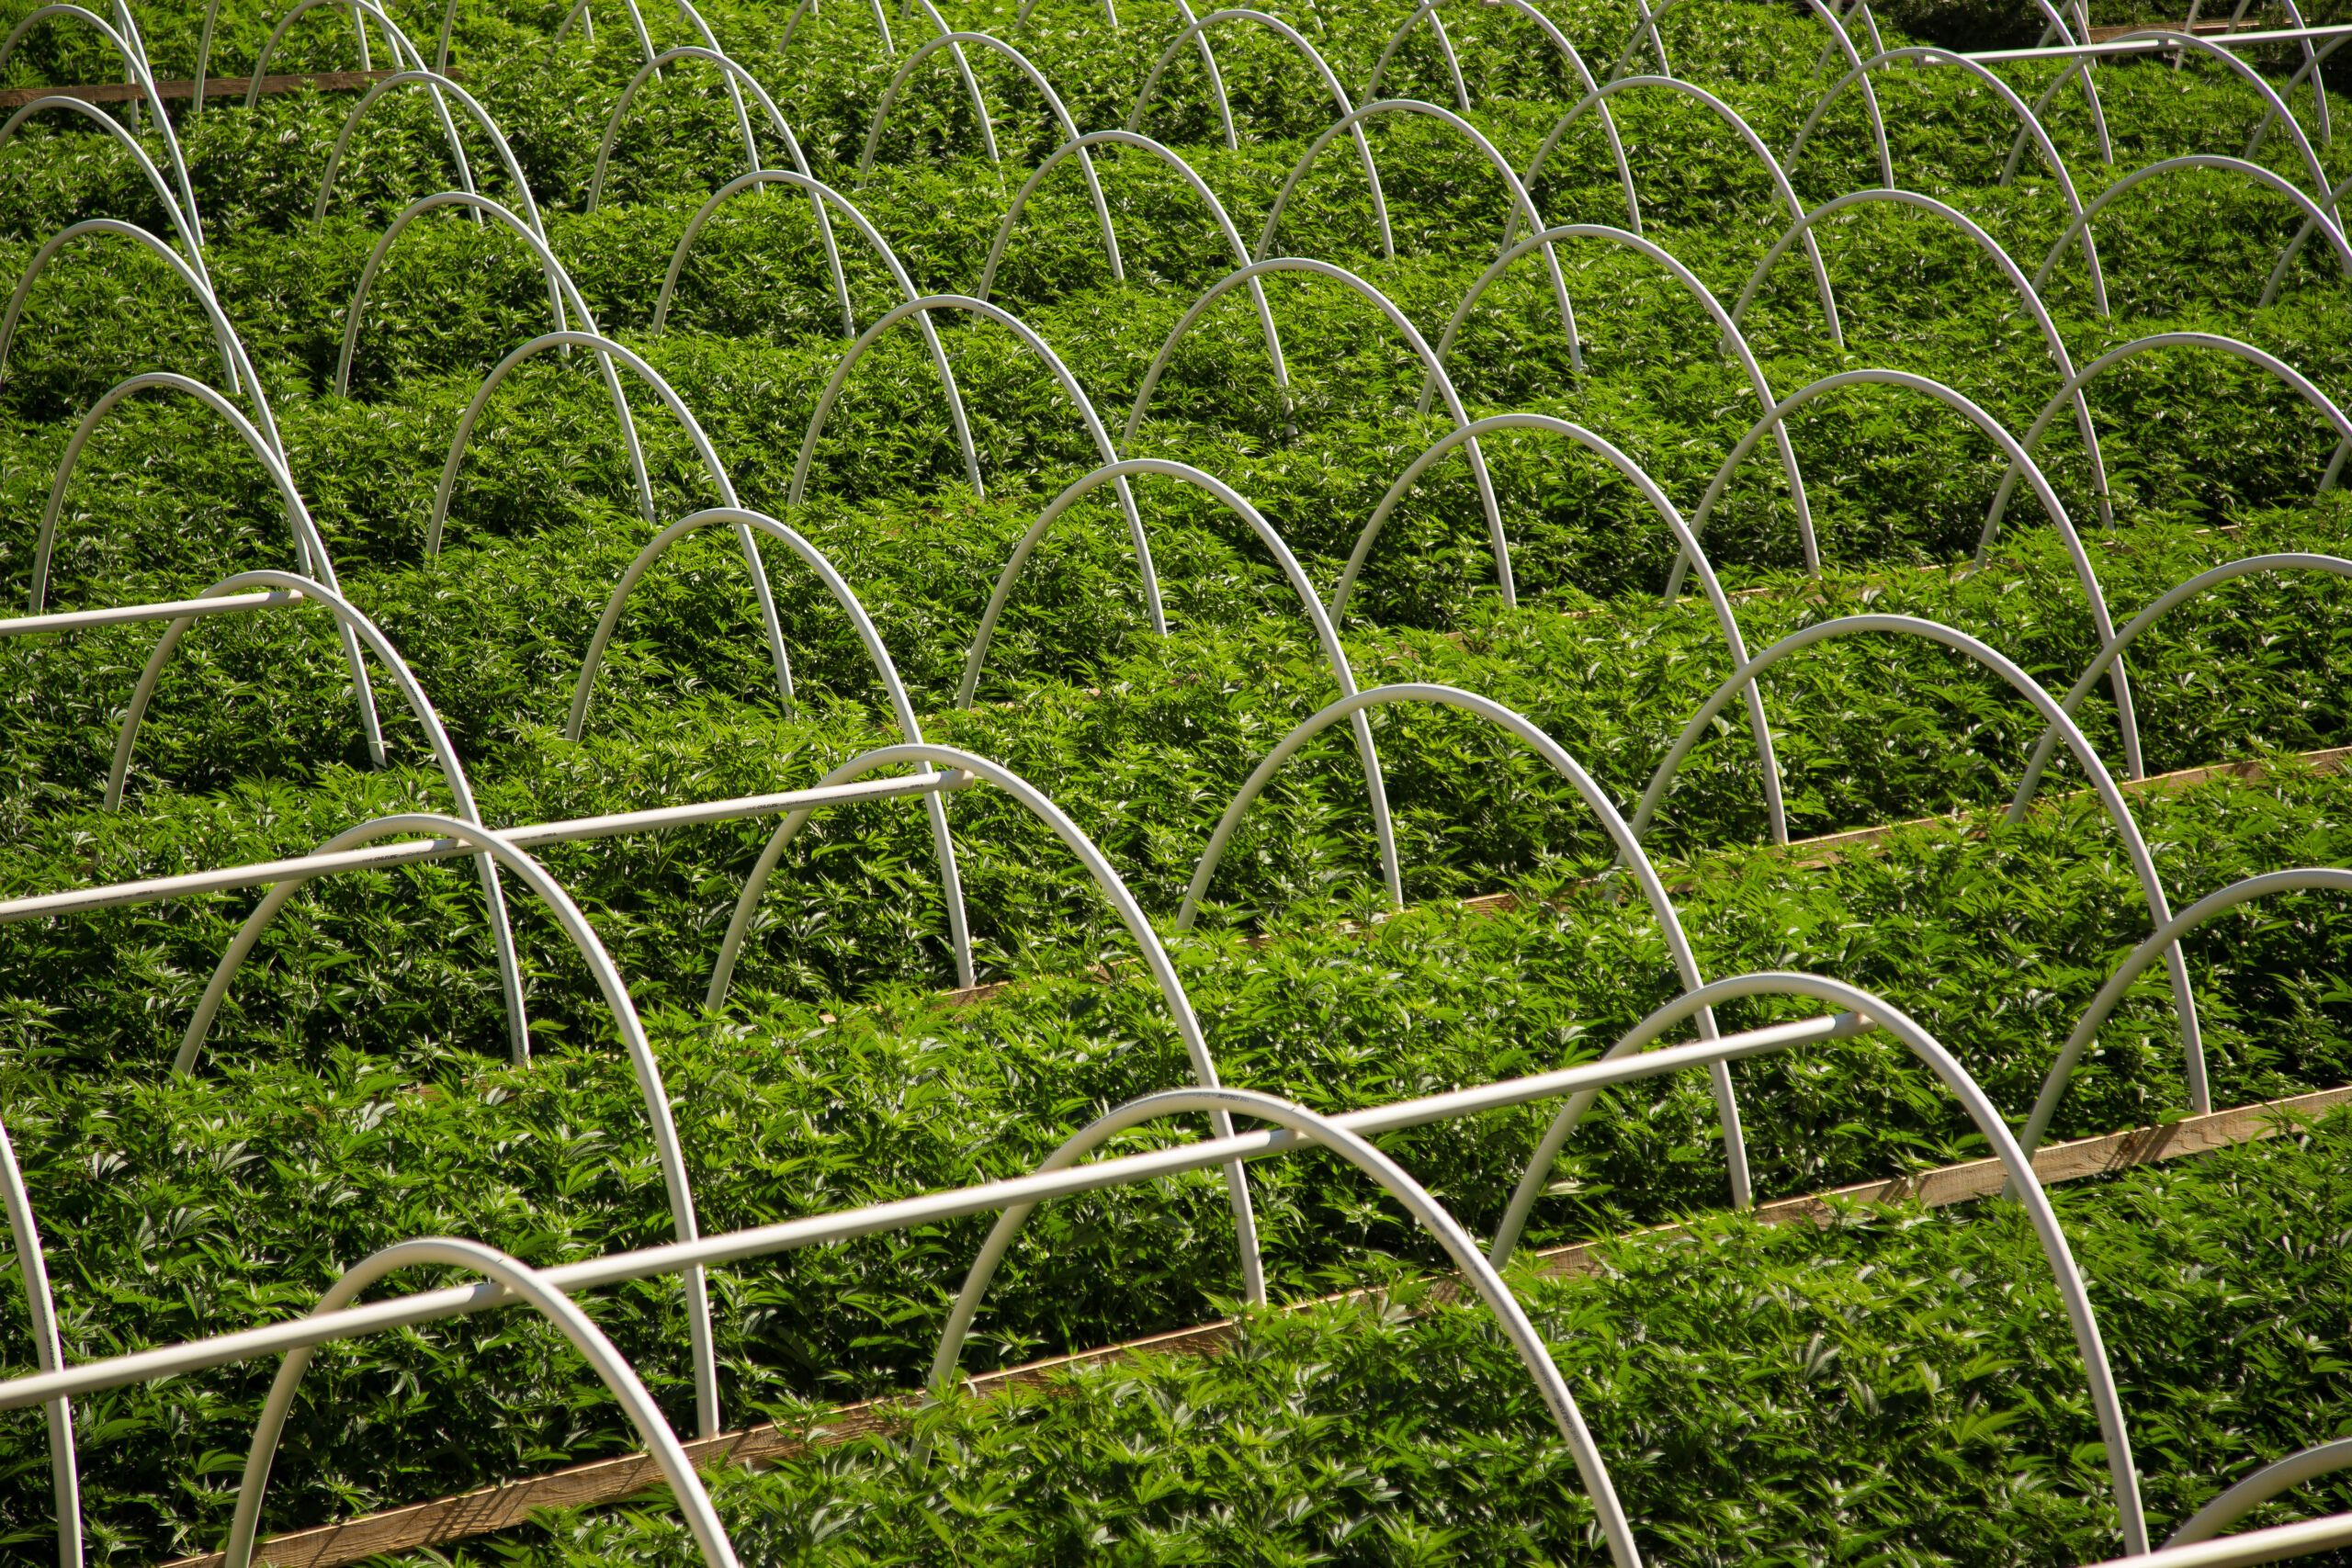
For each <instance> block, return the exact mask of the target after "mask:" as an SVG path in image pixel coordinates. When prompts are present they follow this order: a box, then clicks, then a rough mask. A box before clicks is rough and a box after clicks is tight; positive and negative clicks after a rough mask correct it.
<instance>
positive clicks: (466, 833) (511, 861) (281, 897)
mask: <svg viewBox="0 0 2352 1568" xmlns="http://www.w3.org/2000/svg"><path fill="white" fill-rule="evenodd" d="M396 833H423V834H429V835H431V836H433V837H435V838H442V839H452V840H456V841H457V842H458V843H460V844H463V845H466V846H467V847H469V848H470V849H473V850H476V851H479V852H481V854H482V855H483V856H484V857H485V858H491V859H494V860H495V861H496V862H497V863H499V864H500V865H502V866H503V867H504V868H505V869H506V871H507V872H509V873H510V874H512V875H513V876H514V877H515V880H516V881H518V882H520V883H522V884H523V886H526V887H528V888H529V889H530V890H531V891H532V892H533V893H536V894H537V895H538V897H539V901H540V902H541V903H542V904H544V905H546V906H547V908H548V913H549V914H551V915H553V916H554V917H555V919H556V923H557V924H558V925H559V926H560V927H562V929H563V932H564V934H565V935H566V936H567V937H569V938H570V939H571V943H572V946H573V947H574V948H575V949H576V950H577V951H578V952H579V953H580V956H581V958H582V961H583V962H584V963H585V964H587V966H588V971H589V973H590V975H591V976H594V979H595V982H596V987H597V990H598V991H599V992H600V993H601V994H602V996H603V998H604V1001H605V1011H606V1012H607V1013H608V1014H609V1015H610V1016H611V1018H612V1021H613V1029H614V1032H616V1033H617V1034H618V1035H619V1036H620V1037H621V1044H622V1047H623V1048H624V1049H625V1050H626V1051H627V1052H628V1058H629V1066H630V1068H631V1070H632V1071H633V1072H634V1074H635V1075H636V1078H637V1089H638V1096H639V1100H641V1101H642V1103H643V1104H644V1107H645V1114H646V1119H647V1121H649V1122H651V1123H652V1127H653V1145H654V1150H655V1154H656V1156H657V1158H658V1161H659V1163H660V1166H661V1170H662V1190H663V1192H664V1194H665V1196H666V1197H667V1198H668V1200H669V1205H670V1221H671V1225H672V1228H673V1230H674V1231H675V1233H676V1235H677V1238H678V1240H680V1241H682V1242H689V1241H693V1240H695V1238H696V1237H697V1236H698V1235H701V1231H700V1229H699V1228H698V1227H697V1225H696V1224H695V1201H694V1189H693V1186H692V1185H691V1183H690V1182H689V1180H688V1179H687V1176H686V1165H685V1156H684V1151H683V1149H682V1148H681V1147H680V1145H679V1143H678V1128H677V1122H676V1121H675V1119H674V1118H673V1116H672V1115H671V1112H670V1097H669V1093H668V1091H667V1090H666V1089H664V1088H663V1087H662V1066H661V1064H660V1063H659V1062H658V1061H657V1060H656V1059H655V1058H654V1055H653V1045H652V1043H651V1042H650V1041H649V1040H648V1039H647V1038H646V1035H645V1026H644V1025H643V1023H642V1022H640V1021H639V1018H638V1015H637V1005H636V1003H635V1002H634V1001H632V1000H631V999H630V997H629V993H628V986H627V984H625V983H624V982H623V981H622V979H621V976H620V971H619V970H618V969H616V968H615V967H614V965H613V960H612V955H611V954H610V953H607V952H606V951H605V944H604V942H602V941H600V940H599V939H598V938H597V935H596V930H595V928H594V926H592V925H590V924H589V923H588V918H587V917H586V916H585V915H583V914H582V913H581V911H580V906H579V905H578V904H575V903H574V902H572V899H571V894H569V893H567V892H565V891H564V889H563V885H562V884H561V883H560V882H558V881H557V880H556V879H555V878H554V877H552V876H550V875H549V874H548V872H547V869H546V868H545V867H543V866H542V865H540V864H539V863H538V862H537V860H535V859H533V858H532V857H531V856H530V855H528V854H526V853H525V852H523V851H521V850H519V849H516V848H515V846H514V845H512V844H510V843H508V842H507V841H506V840H504V839H502V838H500V837H499V836H498V834H496V833H495V832H493V831H492V830H491V829H487V828H484V827H482V826H481V825H480V824H479V823H474V822H469V821H464V820H462V819H460V818H455V817H445V816H442V815H440V814H438V813H436V812H429V811H411V812H403V813H401V814H400V815H398V816H392V817H379V818H374V819H373V820H370V821H367V822H362V823H360V824H359V825H357V826H356V827H353V828H347V829H345V830H344V831H342V832H341V833H338V834H336V835H335V836H334V838H332V839H329V840H327V841H326V842H325V843H323V844H321V845H320V846H319V848H318V849H317V850H316V851H315V853H318V854H333V853H334V852H336V851H338V850H345V849H349V848H351V847H353V846H355V845H357V844H361V843H368V842H372V841H374V840H378V839H382V838H388V837H390V836H391V835H393V834H396ZM310 881H311V878H310V877H289V878H288V879H287V880H286V881H283V882H280V883H278V884H277V886H274V887H272V888H271V889H270V891H269V893H268V894H267V895H266V896H265V897H263V899H262V901H261V903H260V904H258V905H257V906H255V908H254V912H253V914H252V916H251V917H249V918H248V919H247V920H246V922H245V926H244V929H243V930H242V931H239V932H238V933H237V939H236V942H235V943H234V944H233V945H232V947H231V948H230V951H229V953H228V954H227V955H226V956H224V957H223V959H222V961H221V970H220V972H219V973H217V974H216V975H215V976H214V977H213V983H214V987H216V988H225V987H226V985H227V978H228V976H230V975H232V974H233V973H234V968H235V965H236V964H238V963H241V962H242V961H243V957H244V954H245V953H249V952H250V951H252V948H253V945H254V942H257V941H259V940H260V938H261V935H262V933H263V931H266V929H267V928H268V925H269V923H270V921H271V920H273V919H276V918H277V912H278V910H279V909H281V908H284V907H285V905H286V902H287V900H288V899H289V898H291V897H293V896H294V894H295V893H296V892H297V891H299V890H300V888H301V887H302V886H305V885H306V884H307V883H309V882H310ZM207 995H208V998H209V997H210V995H211V992H208V993H207ZM193 1043H196V1038H195V1037H194V1036H193V1033H192V1035H191V1040H190V1042H188V1043H183V1045H182V1046H181V1052H182V1055H183V1057H184V1058H188V1057H189V1054H190V1050H191V1046H192V1044H193ZM175 1066H176V1064H175ZM684 1284H685V1294H686V1329H687V1334H688V1337H689V1338H690V1340H691V1341H692V1354H693V1359H694V1379H695V1415H696V1418H697V1422H698V1425H699V1427H700V1429H701V1433H702V1436H704V1437H706V1438H712V1437H717V1436H718V1433H719V1430H720V1423H719V1410H718V1359H717V1355H716V1352H715V1349H714V1347H713V1342H712V1338H711V1329H710V1290H709V1284H708V1282H707V1280H706V1279H705V1277H704V1271H703V1269H702V1268H701V1266H700V1265H695V1266H693V1267H691V1268H689V1269H687V1270H685V1277H684Z"/></svg>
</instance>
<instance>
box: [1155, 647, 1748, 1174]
mask: <svg viewBox="0 0 2352 1568" xmlns="http://www.w3.org/2000/svg"><path fill="white" fill-rule="evenodd" d="M1388 703H1430V704H1434V705H1440V706H1443V707H1450V708H1458V709H1460V710H1461V711H1463V712H1464V713H1468V714H1472V715H1475V716H1477V717H1479V718H1483V719H1485V720H1486V721H1487V723H1489V724H1491V725H1494V726H1496V727H1497V728H1500V729H1502V730H1504V731H1506V732H1508V733H1510V735H1513V736H1515V737H1517V738H1518V739H1519V740H1520V741H1521V744H1523V745H1525V746H1526V747H1527V748H1528V749H1529V750H1532V751H1533V752H1534V753H1535V754H1536V756H1538V757H1539V758H1541V759H1543V760H1544V761H1546V762H1548V763H1550V764H1551V766H1552V770H1553V772H1555V773H1558V774H1559V775H1560V776H1561V777H1562V778H1564V779H1566V780H1567V781H1568V784H1569V786H1570V787H1571V788H1573V789H1574V790H1575V791H1576V792H1577V798H1578V799H1580V800H1581V801H1583V803H1584V806H1585V808H1586V809H1587V810H1589V811H1590V812H1591V813H1592V814H1593V816H1594V817H1596V818H1599V819H1600V825H1601V828H1602V830H1603V831H1605V832H1606V833H1607V834H1608V835H1609V838H1610V840H1611V842H1612V843H1613V844H1614V846H1615V847H1616V851H1617V854H1618V856H1619V858H1620V860H1621V862H1622V863H1623V864H1624V866H1625V867H1626V869H1627V870H1628V872H1629V873H1630V874H1632V875H1633V877H1634V881H1635V882H1636V883H1638V884H1639V885H1640V886H1641V889H1642V896H1643V897H1644V898H1645V900H1647V902H1648V904H1649V907H1650V913H1651V914H1652V916H1653V917H1654V918H1655V919H1657V923H1658V929H1659V931H1660V932H1661V933H1662V934H1663V935H1664V937H1665V939H1666V946H1667V952H1668V954H1670V955H1671V957H1672V959H1673V962H1674V966H1675V969H1676V972H1677V973H1678V974H1679V976H1681V979H1682V984H1683V986H1684V987H1685V988H1687V989H1691V990H1696V989H1697V988H1698V987H1700V986H1701V985H1702V978H1701V976H1700V973H1699V961H1698V958H1697V955H1696V954H1694V953H1692V952H1691V943H1690V940H1689V938H1687V937H1686V936H1685V935H1684V934H1683V931H1682V921H1681V919H1680V918H1679V916H1677V915H1676V914H1675V912H1674V902H1673V900H1672V899H1670V898H1668V897H1667V892H1666V884H1665V883H1664V882H1662V881H1660V880H1659V878H1658V874H1657V867H1655V866H1654V865H1652V864H1651V863H1650V860H1649V857H1648V856H1647V855H1645V854H1644V853H1643V852H1642V847H1641V841H1640V837H1639V834H1638V832H1637V831H1636V830H1635V829H1629V828H1628V827H1627V826H1626V825H1625V820H1624V818H1623V817H1621V816H1619V815H1618V812H1617V807H1616V806H1615V805H1614V804H1613V803H1611V800H1610V798H1609V796H1608V795H1605V794H1603V793H1602V791H1601V789H1600V785H1598V784H1594V783H1593V781H1592V776H1591V775H1590V774H1589V773H1586V772H1585V771H1584V769H1583V767H1582V766H1581V765H1579V764H1578V763H1577V760H1576V759H1575V758H1574V757H1572V756H1570V755H1569V754H1568V752H1567V750H1566V748H1564V747H1562V746H1561V745H1560V743H1559V742H1558V741H1556V740H1554V739H1552V738H1551V737H1550V736H1549V735H1546V734H1545V733H1544V731H1543V730H1542V729H1541V728H1538V727H1537V726H1536V725H1535V724H1534V723H1533V722H1532V720H1530V719H1528V718H1526V717H1525V716H1522V715H1520V714H1517V713H1514V712H1512V711H1511V710H1510V708H1507V707H1505V706H1503V705H1501V704H1500V703H1498V702H1495V701H1494V700H1492V699H1491V698H1487V697H1482V696H1479V695H1477V694H1476V693H1473V692H1465V691H1463V690H1461V689H1460V688H1459V687H1455V686H1442V685H1434V684H1428V683H1423V682H1407V683H1402V684H1397V685H1388V686H1376V687H1374V688H1373V689H1372V690H1371V691H1368V692H1358V693H1355V694H1351V695H1349V696H1344V697H1342V698H1340V700H1339V701H1338V702H1336V703H1333V704H1331V705H1329V706H1328V707H1326V708H1324V709H1323V711H1322V712H1320V713H1318V714H1317V715H1315V716H1313V717H1311V718H1308V719H1306V720H1305V721H1303V722H1302V723H1300V724H1299V725H1298V726H1296V727H1295V728H1293V729H1292V730H1291V732H1290V733H1289V734H1288V735H1286V736H1284V737H1283V739H1281V741H1280V742H1278V743H1277V744H1276V745H1275V747H1274V749H1273V750H1271V751H1269V752H1267V753H1266V755H1265V757H1264V758H1263V759H1262V760H1261V761H1260V762H1259V763H1258V766H1257V767H1256V769H1254V770H1253V771H1252V772H1251V773H1250V777H1249V779H1248V780H1247V781H1246V782H1245V783H1244V784H1242V786H1241V787H1240V789H1239V790H1238V791H1236V792H1235V794H1234V796H1233V800H1232V802H1231V803H1230V804H1229V805H1227V807H1226V808H1225V815H1224V816H1223V817H1222V818H1219V819H1218V821H1217V825H1216V831H1215V832H1213V833H1211V834H1210V835H1209V841H1208V846H1207V847H1206V848H1205V849H1204V850H1203V851H1202V852H1201V859H1200V863H1199V865H1198V866H1197V867H1195V868H1194V870H1193V881H1192V885H1191V886H1188V887H1186V888H1185V889H1184V905H1183V908H1182V909H1181V910H1179V911H1178V912H1177V916H1176V929H1177V930H1178V931H1190V930H1191V929H1192V927H1193V918H1194V916H1195V915H1197V914H1198V913H1199V910H1200V903H1201V898H1202V897H1203V896H1204V894H1206V893H1207V892H1208V888H1209V884H1210V882H1211V880H1212V879H1213V878H1215V876H1216V868H1217V865H1218V863H1220V862H1221V861H1222V860H1223V859H1224V858H1225V851H1226V846H1227V844H1229V843H1230V842H1231V841H1232V840H1233V832H1234V829H1236V828H1238V827H1239V826H1240V824H1241V818H1242V815H1243V814H1244V813H1245V812H1247V811H1248V810H1249V809H1250V806H1251V804H1252V803H1254V802H1255V801H1256V800H1257V798H1258V797H1259V796H1260V795H1262V794H1264V793H1265V790H1266V786H1267V785H1268V784H1272V782H1273V778H1274V774H1275V773H1279V772H1280V771H1281V770H1282V767H1283V763H1285V762H1287V761H1290V759H1291V758H1293V757H1295V756H1296V755H1297V754H1298V751H1299V750H1300V748H1302V747H1304V746H1305V745H1306V743H1307V742H1308V741H1309V740H1312V739H1315V737H1316V736H1317V735H1320V734H1321V733H1322V732H1323V731H1324V730H1326V729H1329V728H1330V727H1331V726H1332V725H1334V724H1337V723H1338V722H1339V721H1340V719H1342V718H1348V719H1353V720H1356V721H1358V722H1361V721H1362V719H1363V715H1364V713H1365V712H1366V711H1368V710H1369V709H1372V708H1374V707H1377V706H1381V705H1385V704H1388ZM1699 1032H1700V1034H1701V1035H1702V1037H1703V1038H1705V1039H1709V1040H1712V1039H1713V1038H1714V1037H1715V1023H1714V1018H1713V1014H1712V1013H1707V1012H1702V1013H1701V1015H1700V1019H1699ZM1711 1076H1712V1077H1713V1083H1714V1092H1715V1109H1716V1113H1717V1115H1718V1117H1719V1118H1720V1120H1721V1122H1722V1123H1723V1132H1724V1162H1725V1164H1726V1165H1727V1166H1728V1168H1729V1172H1730V1178H1731V1190H1732V1202H1733V1203H1734V1205H1735V1206H1736V1207H1738V1208H1742V1209H1745V1208H1747V1206H1748V1202H1749V1201H1750V1198H1751V1196H1752V1189H1751V1185H1750V1182H1749V1178H1748V1171H1747V1141H1746V1139H1745V1138H1744V1137H1743V1136H1742V1134H1741V1133H1740V1126H1739V1101H1738V1099H1737V1097H1736V1095H1735V1094H1734V1092H1733V1089H1732V1081H1731V1069H1730V1068H1729V1067H1728V1066H1724V1064H1722V1063H1720V1062H1719V1063H1717V1064H1715V1066H1713V1068H1712V1069H1711Z"/></svg>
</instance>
